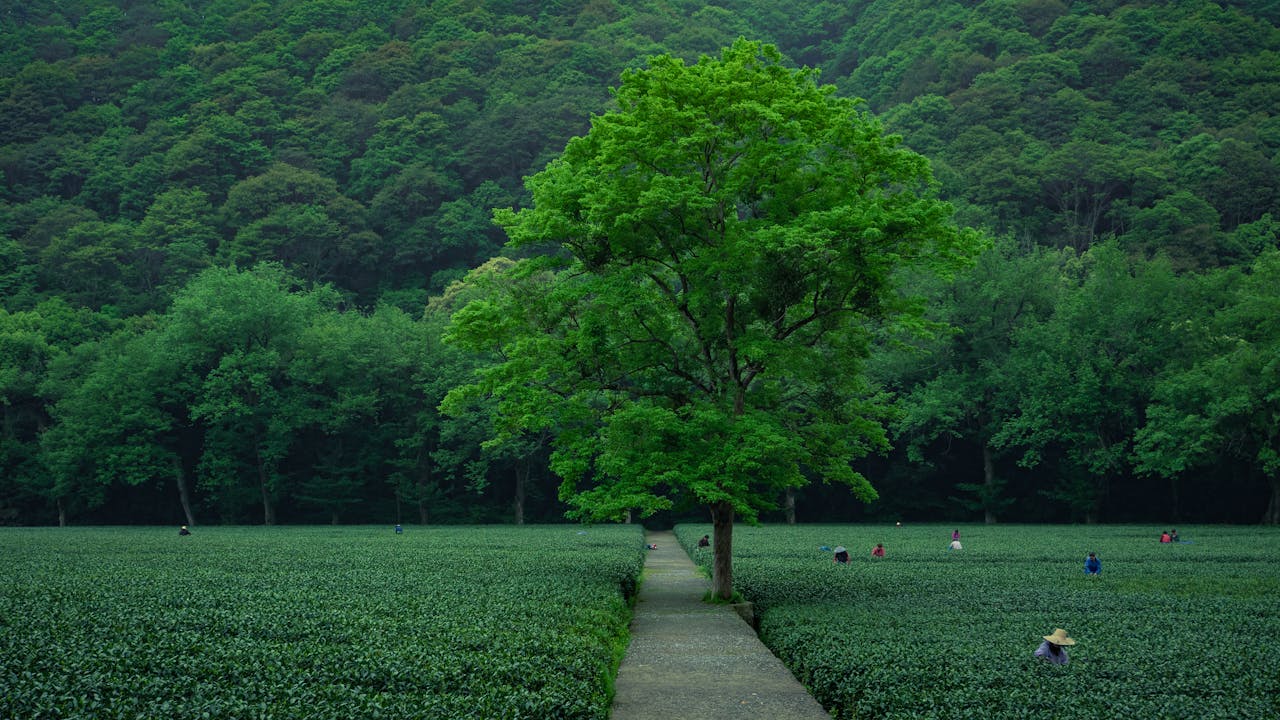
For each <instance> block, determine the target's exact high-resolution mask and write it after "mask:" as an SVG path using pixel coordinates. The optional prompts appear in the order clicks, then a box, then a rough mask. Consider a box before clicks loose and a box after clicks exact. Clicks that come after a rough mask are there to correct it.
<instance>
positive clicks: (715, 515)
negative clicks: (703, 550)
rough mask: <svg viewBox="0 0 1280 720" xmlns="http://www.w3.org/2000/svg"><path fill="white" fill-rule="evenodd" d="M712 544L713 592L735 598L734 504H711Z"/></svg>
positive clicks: (727, 597) (716, 595)
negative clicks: (713, 553)
mask: <svg viewBox="0 0 1280 720" xmlns="http://www.w3.org/2000/svg"><path fill="white" fill-rule="evenodd" d="M711 525H712V527H713V528H714V532H712V538H713V539H712V546H713V549H714V552H715V556H714V559H713V560H712V562H711V569H712V571H711V594H712V596H713V597H715V598H717V599H719V600H732V599H733V505H732V504H730V503H727V502H719V503H716V504H715V505H712V506H711Z"/></svg>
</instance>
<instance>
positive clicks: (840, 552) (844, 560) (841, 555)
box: [831, 545, 849, 565]
mask: <svg viewBox="0 0 1280 720" xmlns="http://www.w3.org/2000/svg"><path fill="white" fill-rule="evenodd" d="M831 562H834V563H839V564H841V565H848V564H849V551H848V550H845V549H844V546H843V545H837V546H836V554H835V555H833V556H832V558H831Z"/></svg>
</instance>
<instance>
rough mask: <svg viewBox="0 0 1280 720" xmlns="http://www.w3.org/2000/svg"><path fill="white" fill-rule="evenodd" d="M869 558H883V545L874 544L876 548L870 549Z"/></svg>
mask: <svg viewBox="0 0 1280 720" xmlns="http://www.w3.org/2000/svg"><path fill="white" fill-rule="evenodd" d="M871 557H873V558H882V557H884V543H876V546H875V547H873V548H871Z"/></svg>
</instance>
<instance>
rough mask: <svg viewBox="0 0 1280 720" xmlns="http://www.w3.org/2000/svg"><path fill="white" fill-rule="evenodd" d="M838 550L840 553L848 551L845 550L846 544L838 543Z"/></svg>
mask: <svg viewBox="0 0 1280 720" xmlns="http://www.w3.org/2000/svg"><path fill="white" fill-rule="evenodd" d="M836 552H838V553H842V552H848V551H847V550H845V548H844V546H843V545H837V546H836Z"/></svg>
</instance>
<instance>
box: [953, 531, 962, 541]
mask: <svg viewBox="0 0 1280 720" xmlns="http://www.w3.org/2000/svg"><path fill="white" fill-rule="evenodd" d="M951 539H952V540H959V539H960V531H959V530H952V531H951Z"/></svg>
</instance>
